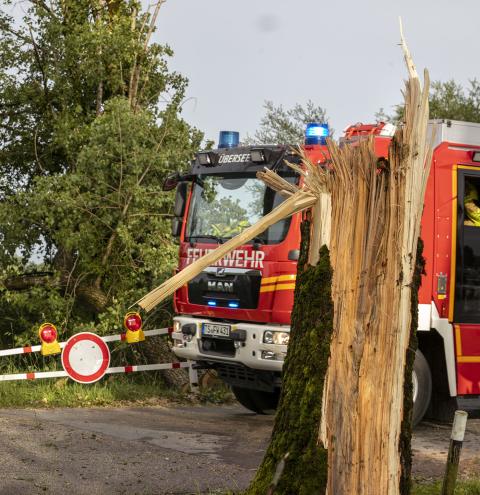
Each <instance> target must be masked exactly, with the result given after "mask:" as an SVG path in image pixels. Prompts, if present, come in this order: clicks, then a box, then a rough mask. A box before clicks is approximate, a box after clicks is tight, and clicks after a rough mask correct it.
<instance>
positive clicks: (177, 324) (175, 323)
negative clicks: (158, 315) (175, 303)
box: [173, 320, 182, 333]
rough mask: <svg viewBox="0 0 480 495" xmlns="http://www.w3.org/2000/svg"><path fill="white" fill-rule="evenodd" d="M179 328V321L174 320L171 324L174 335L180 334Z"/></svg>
mask: <svg viewBox="0 0 480 495" xmlns="http://www.w3.org/2000/svg"><path fill="white" fill-rule="evenodd" d="M180 328H182V325H181V323H180V322H179V321H175V320H174V322H173V331H174V332H175V333H178V332H180Z"/></svg>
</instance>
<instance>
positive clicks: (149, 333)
mask: <svg viewBox="0 0 480 495" xmlns="http://www.w3.org/2000/svg"><path fill="white" fill-rule="evenodd" d="M52 326H53V325H52ZM40 328H42V327H40ZM129 331H130V330H129V329H128V328H127V331H126V332H125V333H120V334H116V335H105V336H100V335H96V334H93V333H90V332H81V333H78V334H76V335H73V336H72V337H70V339H69V340H68V341H66V342H60V343H58V345H59V348H60V350H61V351H62V366H63V368H64V369H63V370H61V371H60V370H59V371H34V372H28V373H12V374H4V375H0V382H2V381H15V380H38V379H44V378H62V377H70V378H72V379H73V380H75V381H77V382H79V383H84V384H88V383H94V382H96V381H98V380H99V379H100V378H102V377H103V376H104V375H108V374H117V373H127V374H128V373H135V372H139V371H157V370H171V369H178V368H188V376H189V382H190V389H191V390H192V392H196V391H197V390H198V373H197V370H196V369H194V368H193V366H192V365H193V362H191V361H186V362H185V361H184V362H177V363H156V364H140V365H126V366H115V367H109V364H110V352H109V351H108V347H107V346H106V345H105V344H106V343H109V342H120V341H127V342H129V343H134V342H138V341H140V340H132V339H131V338H129V335H128V332H129ZM172 332H173V328H157V329H154V330H145V331H143V332H142V340H143V338H147V337H154V336H157V335H168V334H171V333H172ZM42 343H43V341H42ZM43 345H44V343H43ZM65 350H67V351H68V355H67V356H66V355H65ZM43 351H44V349H43V350H42V345H34V346H23V347H17V348H14V349H3V350H0V357H2V356H14V355H18V354H31V353H35V352H42V354H43ZM102 353H103V355H102ZM47 355H48V354H47ZM70 355H71V356H72V357H70ZM85 366H87V367H86V368H85Z"/></svg>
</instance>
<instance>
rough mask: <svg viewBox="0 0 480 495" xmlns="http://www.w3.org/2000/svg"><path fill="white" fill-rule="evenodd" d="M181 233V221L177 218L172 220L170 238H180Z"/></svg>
mask: <svg viewBox="0 0 480 495" xmlns="http://www.w3.org/2000/svg"><path fill="white" fill-rule="evenodd" d="M181 232H182V219H181V218H178V217H173V218H172V237H180V234H181Z"/></svg>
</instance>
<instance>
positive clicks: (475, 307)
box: [454, 172, 480, 323]
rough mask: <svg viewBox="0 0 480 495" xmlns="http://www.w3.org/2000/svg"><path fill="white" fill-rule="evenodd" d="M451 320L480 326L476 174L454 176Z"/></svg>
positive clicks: (479, 221) (479, 209) (479, 228)
mask: <svg viewBox="0 0 480 495" xmlns="http://www.w3.org/2000/svg"><path fill="white" fill-rule="evenodd" d="M454 319H455V322H457V323H480V174H479V175H466V174H464V173H463V172H460V173H459V177H458V218H457V261H456V273H455V315H454Z"/></svg>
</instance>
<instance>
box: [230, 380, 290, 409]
mask: <svg viewBox="0 0 480 495" xmlns="http://www.w3.org/2000/svg"><path fill="white" fill-rule="evenodd" d="M232 391H233V395H235V398H236V399H237V401H238V402H240V404H241V405H242V406H243V407H246V408H247V409H249V410H250V411H253V412H255V413H257V414H274V413H275V409H276V408H277V405H278V399H279V396H280V393H279V391H276V392H262V391H260V390H252V389H248V388H242V387H232Z"/></svg>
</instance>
